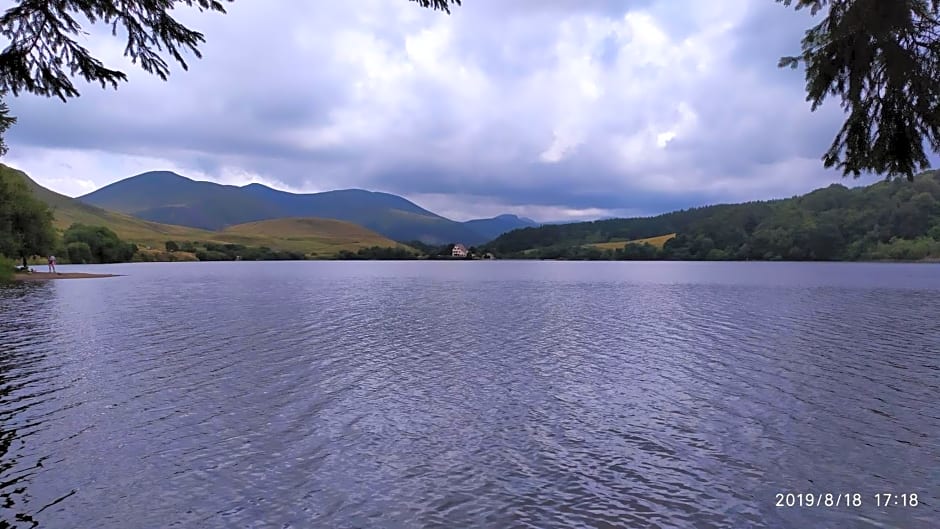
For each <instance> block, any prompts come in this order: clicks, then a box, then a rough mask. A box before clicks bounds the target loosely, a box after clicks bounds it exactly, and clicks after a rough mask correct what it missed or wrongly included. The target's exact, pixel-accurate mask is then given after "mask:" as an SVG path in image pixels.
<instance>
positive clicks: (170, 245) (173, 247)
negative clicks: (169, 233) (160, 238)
mask: <svg viewBox="0 0 940 529" xmlns="http://www.w3.org/2000/svg"><path fill="white" fill-rule="evenodd" d="M164 246H165V247H166V251H168V252H177V251H179V249H180V245H179V244H176V241H166V244H164Z"/></svg>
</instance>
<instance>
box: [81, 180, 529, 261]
mask: <svg viewBox="0 0 940 529" xmlns="http://www.w3.org/2000/svg"><path fill="white" fill-rule="evenodd" d="M79 200H81V201H82V202H84V203H86V204H91V205H94V206H98V207H101V208H105V209H109V210H113V211H119V212H122V213H125V214H128V215H133V216H135V217H139V218H141V219H146V220H150V221H154V222H161V223H168V224H177V225H182V226H189V227H193V228H199V229H204V230H221V229H224V228H226V227H228V226H233V225H237V224H244V223H248V222H255V221H260V220H269V219H277V218H292V217H317V218H326V219H335V220H342V221H347V222H352V223H354V224H358V225H360V226H363V227H365V228H368V229H370V230H373V231H375V232H378V233H380V234H382V235H384V236H385V237H388V238H390V239H393V240H397V241H421V242H423V243H426V244H448V243H452V242H461V243H464V244H467V245H478V244H482V243H485V242H487V241H489V240H491V239H493V238H495V237H497V236H499V235H500V234H502V233H505V232H507V231H511V230H513V229H516V228H520V227H527V226H533V225H535V224H534V223H533V222H531V221H530V220H529V219H521V218H519V217H517V216H515V215H500V216H498V217H494V218H492V219H476V220H472V221H468V222H464V223H461V222H456V221H453V220H450V219H448V218H445V217H443V216H441V215H438V214H436V213H433V212H431V211H428V210H426V209H424V208H422V207H420V206H418V205H417V204H415V203H413V202H411V201H409V200H407V199H405V198H403V197H400V196H398V195H393V194H390V193H383V192H376V191H367V190H363V189H341V190H336V191H326V192H323V193H304V194H301V193H290V192H287V191H280V190H277V189H273V188H271V187H268V186H265V185H262V184H258V183H253V184H248V185H245V186H242V187H238V186H230V185H222V184H216V183H213V182H204V181H195V180H192V179H189V178H186V177H184V176H181V175H179V174H176V173H173V172H170V171H151V172H147V173H141V174H139V175H135V176H132V177H130V178H126V179H124V180H121V181H119V182H115V183H113V184H110V185H107V186H105V187H102V188H101V189H99V190H97V191H94V192H92V193H89V194H87V195H84V196H82V197H79Z"/></svg>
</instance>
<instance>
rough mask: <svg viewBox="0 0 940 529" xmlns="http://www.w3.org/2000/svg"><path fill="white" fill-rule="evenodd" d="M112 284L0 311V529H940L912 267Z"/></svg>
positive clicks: (30, 296) (254, 275) (196, 277)
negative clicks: (906, 497)
mask: <svg viewBox="0 0 940 529" xmlns="http://www.w3.org/2000/svg"><path fill="white" fill-rule="evenodd" d="M114 270H116V271H118V272H119V273H125V274H127V275H126V277H122V278H118V279H115V280H108V281H97V280H89V281H75V282H58V283H49V284H29V285H16V286H13V287H7V288H4V289H0V527H10V528H14V527H52V528H56V527H63V528H71V527H101V528H110V527H113V528H123V527H128V526H134V527H145V528H146V527H154V528H157V527H160V528H163V527H200V528H203V527H283V528H301V527H336V528H361V527H382V528H415V527H442V528H451V527H494V528H509V527H520V528H526V527H531V528H549V527H565V528H601V527H605V528H606V527H610V528H614V527H616V528H621V527H630V528H633V527H649V528H693V527H694V528H697V529H698V528H718V527H722V528H723V527H767V528H777V527H849V528H851V527H870V526H884V527H904V528H906V529H907V528H927V527H931V525H930V522H931V521H933V520H936V519H940V504H938V502H937V499H936V498H938V497H940V496H938V494H940V475H937V473H936V471H935V469H936V462H937V461H938V460H940V442H938V441H937V439H938V438H940V413H938V412H937V410H938V409H940V408H938V406H937V402H938V400H937V394H938V390H940V382H938V380H940V379H938V374H940V320H937V318H936V317H935V315H936V314H937V313H938V311H940V298H938V296H937V293H938V292H940V279H938V278H940V274H937V270H938V268H937V267H930V266H925V267H913V266H912V267H909V268H906V269H905V272H904V273H902V274H899V273H897V265H773V264H720V265H719V264H714V263H697V264H694V263H688V264H676V263H660V264H644V263H483V264H482V265H481V264H479V263H353V264H350V263H273V264H271V263H238V264H227V265H223V264H216V263H194V264H181V263H174V264H172V265H162V264H153V265H125V266H124V267H116V268H114ZM768 278H773V279H772V280H771V279H768ZM830 491H831V492H861V493H863V494H865V502H866V504H865V505H864V506H863V507H862V508H860V509H855V510H852V509H844V508H843V509H780V508H777V507H775V505H774V503H775V501H774V496H775V494H776V493H778V492H817V493H818V492H830ZM885 491H894V492H897V493H901V492H915V493H918V494H920V497H921V505H920V506H919V507H918V508H916V509H912V508H906V509H905V508H894V509H885V508H878V507H876V506H874V501H875V499H874V496H873V494H874V493H876V492H885Z"/></svg>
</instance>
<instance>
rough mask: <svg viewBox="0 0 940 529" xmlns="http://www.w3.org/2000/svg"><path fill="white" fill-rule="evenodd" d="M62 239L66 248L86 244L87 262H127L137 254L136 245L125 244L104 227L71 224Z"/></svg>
mask: <svg viewBox="0 0 940 529" xmlns="http://www.w3.org/2000/svg"><path fill="white" fill-rule="evenodd" d="M63 239H64V241H65V244H66V248H68V247H69V245H72V244H74V243H84V244H86V245H87V246H88V248H89V252H90V254H91V258H90V259H89V260H88V262H92V263H121V262H127V261H130V260H131V259H132V258H133V257H134V254H136V253H137V245H135V244H128V243H125V242H124V241H122V240H121V239H120V238H118V236H117V234H116V233H114V232H113V231H111V230H110V229H108V228H105V227H104V226H86V225H84V224H72V226H70V227H69V229H67V230H66V231H65V236H64V238H63ZM70 255H71V254H70Z"/></svg>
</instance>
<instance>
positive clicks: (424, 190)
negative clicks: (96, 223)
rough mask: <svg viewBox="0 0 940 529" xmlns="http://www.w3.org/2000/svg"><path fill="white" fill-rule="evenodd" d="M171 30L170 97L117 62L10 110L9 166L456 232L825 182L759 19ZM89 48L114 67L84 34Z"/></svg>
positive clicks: (817, 130) (664, 15)
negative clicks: (122, 75)
mask: <svg viewBox="0 0 940 529" xmlns="http://www.w3.org/2000/svg"><path fill="white" fill-rule="evenodd" d="M184 18H185V20H186V22H187V23H189V24H192V25H193V26H195V27H196V28H198V29H199V30H200V31H203V32H204V33H205V34H206V37H207V39H208V43H207V44H206V45H205V46H204V47H203V51H204V59H202V60H194V61H191V69H190V71H189V72H182V71H177V72H174V74H173V75H172V76H171V78H170V80H169V82H166V83H163V82H160V81H159V80H157V79H154V78H152V77H149V76H147V75H146V74H144V73H143V72H140V71H138V70H136V69H134V67H132V66H128V70H127V71H128V73H129V76H130V82H129V83H128V84H126V85H124V86H122V87H121V88H120V89H119V90H118V91H117V92H114V91H111V90H106V91H105V90H100V89H98V88H97V87H95V86H88V87H86V88H85V89H84V90H83V95H82V97H81V98H79V99H77V100H74V101H70V102H69V103H67V104H61V103H59V102H57V101H54V100H47V99H41V98H35V97H30V96H24V97H20V98H16V99H14V100H12V101H10V105H11V108H12V109H13V111H14V113H15V114H16V115H18V116H19V118H20V122H19V123H18V124H17V125H16V127H14V129H12V130H11V131H10V133H9V134H8V140H9V143H10V145H11V154H10V160H9V161H10V162H11V163H14V164H17V165H19V166H21V167H22V168H23V169H25V170H27V171H29V172H30V173H32V174H34V176H36V177H37V178H38V179H39V180H40V181H41V182H45V183H48V184H50V185H53V184H54V186H57V188H58V189H59V190H62V191H64V192H66V193H70V194H79V192H85V191H87V190H88V187H89V186H90V185H99V186H100V185H104V184H107V183H110V182H112V181H115V180H117V179H120V178H123V177H126V176H129V175H130V174H131V173H122V171H128V170H131V168H134V169H137V168H140V169H141V170H145V169H146V168H153V169H157V168H172V169H176V170H180V171H182V172H184V174H190V175H191V176H194V177H202V178H209V179H214V180H217V181H224V182H225V183H246V182H248V181H262V182H268V183H272V184H274V185H276V186H279V187H287V188H290V189H292V190H324V189H330V188H338V187H361V188H369V189H376V190H383V191H389V192H395V193H401V194H404V195H406V196H413V197H422V200H427V201H429V202H425V203H423V204H422V205H424V206H426V207H429V208H431V209H434V208H435V205H436V204H437V205H440V206H441V207H446V208H447V210H448V211H451V212H452V214H453V215H455V216H458V217H464V218H468V217H473V216H476V213H475V212H476V211H486V212H490V211H492V210H493V208H495V207H504V208H506V209H507V210H513V211H538V212H540V214H543V215H548V216H551V215H575V213H571V211H577V212H580V213H577V214H578V215H581V214H586V213H583V212H585V211H587V212H595V213H596V214H598V215H603V214H607V213H609V212H631V213H642V214H652V213H657V212H661V211H667V210H671V209H677V208H683V207H688V206H697V205H702V204H705V203H709V202H728V201H734V200H750V199H756V198H776V197H780V196H789V195H792V194H795V193H799V192H805V191H808V190H810V189H812V188H814V187H818V186H824V185H828V183H830V182H833V181H840V178H839V175H837V174H836V173H834V172H832V171H826V170H823V169H822V167H821V163H820V162H819V158H820V156H821V155H822V153H823V152H824V151H825V149H826V148H827V147H828V144H829V142H830V141H831V139H832V137H833V135H834V134H835V132H836V130H837V128H838V126H839V125H840V123H841V117H842V116H841V110H840V109H839V108H838V104H837V102H835V101H833V102H832V103H831V104H829V105H826V106H825V107H824V108H822V109H820V110H819V111H817V112H816V113H811V112H810V110H809V106H808V104H807V103H806V102H805V101H804V95H803V76H802V72H800V71H791V70H781V69H778V68H777V66H776V64H777V60H778V59H779V57H780V56H781V55H786V54H789V53H795V52H796V51H798V49H799V39H800V38H801V36H802V32H803V31H804V30H805V29H806V27H808V25H809V24H810V23H811V22H812V20H811V19H810V18H809V17H808V15H807V14H806V13H805V12H801V13H797V12H795V11H793V10H792V9H787V8H785V7H783V6H781V5H780V4H777V3H774V2H754V1H753V0H729V1H728V2H723V3H705V2H698V1H696V0H644V1H639V0H638V1H634V2H621V1H612V0H611V1H602V0H595V1H583V2H571V1H568V0H553V1H546V0H515V1H513V2H502V1H499V0H474V1H473V2H466V3H465V5H464V6H463V7H461V8H458V9H456V10H455V11H454V12H453V14H452V15H451V16H449V17H448V16H445V15H442V14H441V13H435V12H432V11H427V10H422V9H419V8H417V7H416V6H415V5H414V4H413V3H410V2H406V1H405V0H395V1H380V0H368V1H366V0H364V1H362V2H326V1H323V2H304V3H292V2H288V1H287V0H271V1H270V2H265V3H263V5H262V3H260V2H249V1H247V0H241V1H238V2H235V3H234V4H232V6H231V8H230V13H229V14H227V15H224V16H218V15H205V14H202V15H199V14H197V13H189V12H187V13H185V16H184ZM89 45H90V46H91V47H92V48H93V49H95V50H96V51H98V52H99V53H100V54H102V56H103V57H105V58H106V59H107V61H106V62H108V63H109V64H111V65H121V64H124V63H123V62H122V61H123V59H122V58H121V51H122V48H121V45H120V43H119V42H117V41H116V40H115V39H111V38H109V37H107V36H106V35H102V34H101V31H100V30H96V32H95V33H93V35H92V37H91V38H90V44H89ZM155 164H159V165H160V167H151V166H152V165H155ZM69 182H74V183H75V184H74V185H70V183H69ZM526 208H528V209H526ZM552 220H555V219H552Z"/></svg>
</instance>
